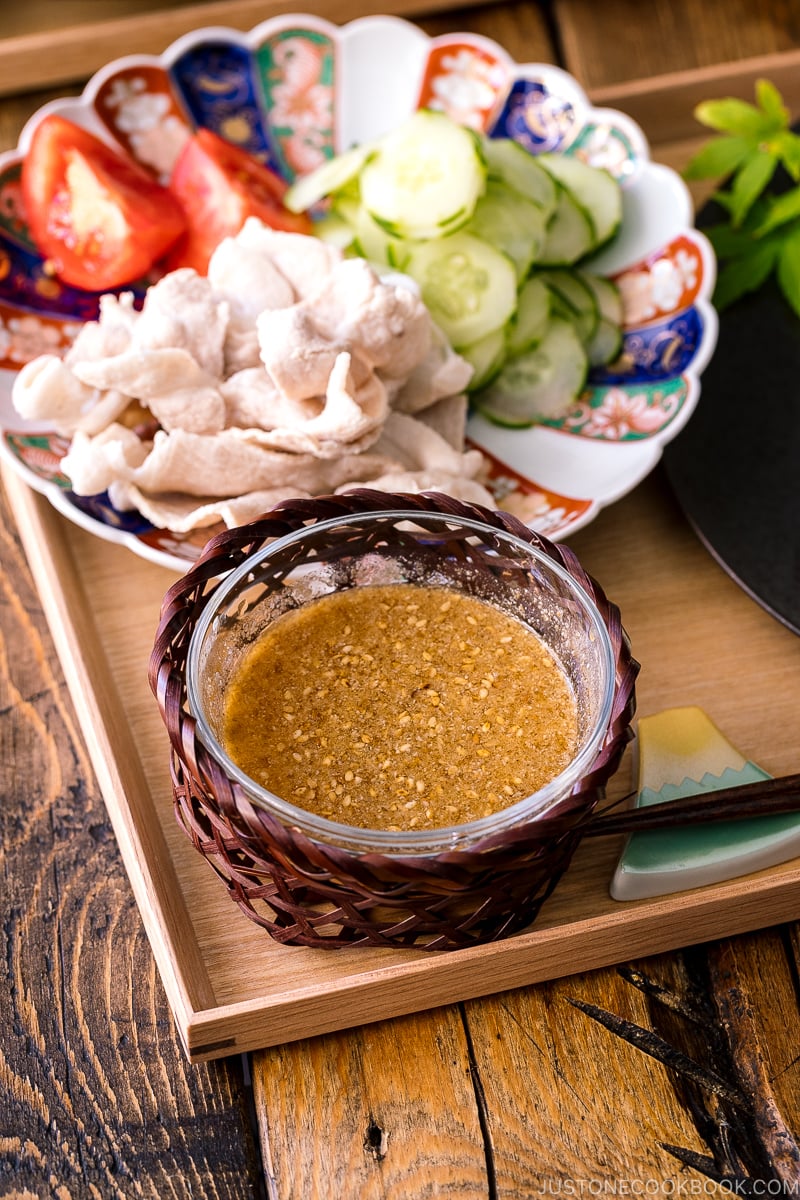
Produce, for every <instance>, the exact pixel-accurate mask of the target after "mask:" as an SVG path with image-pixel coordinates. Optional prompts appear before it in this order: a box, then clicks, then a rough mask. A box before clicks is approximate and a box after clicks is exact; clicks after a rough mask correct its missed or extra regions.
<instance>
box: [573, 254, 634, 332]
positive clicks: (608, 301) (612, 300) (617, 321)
mask: <svg viewBox="0 0 800 1200" xmlns="http://www.w3.org/2000/svg"><path fill="white" fill-rule="evenodd" d="M576 274H577V275H578V276H579V277H580V278H581V279H582V280H583V282H584V283H585V284H586V286H587V287H590V288H591V289H592V291H593V292H594V298H595V300H596V301H597V307H598V309H599V310H600V316H601V317H605V318H606V320H607V321H610V322H611V323H612V325H621V324H622V322H623V319H624V316H625V314H624V312H623V308H622V296H621V295H620V290H619V288H618V287H617V285H616V284H615V283H614V282H613V281H612V280H611V279H607V278H606V277H605V275H595V274H594V272H592V271H586V270H584V269H583V268H581V267H578V268H577V269H576Z"/></svg>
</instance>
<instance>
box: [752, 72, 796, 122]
mask: <svg viewBox="0 0 800 1200" xmlns="http://www.w3.org/2000/svg"><path fill="white" fill-rule="evenodd" d="M756 103H757V104H758V106H759V108H760V109H761V110H762V112H763V113H764V114H765V115H766V116H768V117H769V118H770V119H771V120H772V121H774V122H775V124H776V125H778V126H782V127H783V128H784V129H786V128H787V126H788V124H789V110H788V109H787V107H786V105H785V104H784V103H783V96H782V95H781V94H780V92H779V91H778V89H777V88H776V87H775V84H774V83H771V82H770V80H769V79H757V80H756Z"/></svg>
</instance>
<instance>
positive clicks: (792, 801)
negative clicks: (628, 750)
mask: <svg viewBox="0 0 800 1200" xmlns="http://www.w3.org/2000/svg"><path fill="white" fill-rule="evenodd" d="M792 812H797V813H800V774H796V775H782V776H779V777H778V778H777V779H763V780H756V782H755V783H742V784H737V785H736V786H735V787H729V788H720V789H719V790H718V791H716V792H706V793H703V794H700V795H693V796H682V797H680V799H678V800H669V801H666V802H665V803H663V804H649V805H645V806H644V807H642V808H632V809H624V810H623V811H615V812H609V811H608V810H601V811H600V812H598V813H595V815H594V816H593V817H592V818H591V820H590V821H588V822H587V824H586V826H585V827H584V837H604V836H606V835H607V834H612V833H639V832H643V831H645V830H651V829H675V828H679V827H682V828H686V827H688V826H690V825H696V824H701V823H702V824H708V823H709V822H711V821H741V820H744V819H745V818H747V817H764V816H773V815H775V814H777V813H792Z"/></svg>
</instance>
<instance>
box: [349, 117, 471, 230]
mask: <svg viewBox="0 0 800 1200" xmlns="http://www.w3.org/2000/svg"><path fill="white" fill-rule="evenodd" d="M485 184H486V168H485V166H484V164H483V159H482V157H481V155H480V152H479V148H478V142H477V140H476V137H475V135H474V134H473V133H472V132H471V131H470V130H468V129H465V128H464V127H463V126H461V125H458V124H456V122H455V121H452V120H451V119H450V118H449V117H447V116H445V114H444V113H437V112H433V111H431V110H429V109H422V110H420V111H419V112H416V113H414V114H413V115H412V116H411V117H409V119H408V120H407V121H405V122H404V123H403V124H402V125H401V126H400V127H399V128H398V129H396V130H394V131H393V132H392V133H389V134H387V135H386V136H385V137H384V138H382V139H381V140H380V141H379V143H378V145H377V148H376V149H375V152H374V154H373V155H371V156H370V158H369V159H368V161H367V162H366V163H365V165H364V167H363V169H362V171H361V199H362V202H363V204H364V206H365V208H366V209H367V211H368V212H369V213H370V215H371V216H372V218H373V220H375V221H377V223H378V224H379V225H381V226H382V227H383V228H384V229H385V230H386V232H387V233H389V234H391V235H392V236H395V237H400V238H411V239H425V238H434V237H438V236H439V235H440V234H445V233H452V232H453V231H454V230H456V229H458V228H459V227H460V226H461V225H464V224H466V222H467V221H468V220H469V218H470V217H471V216H472V214H473V212H474V211H475V205H476V204H477V202H478V198H479V197H480V195H481V194H482V192H483V190H484V187H485Z"/></svg>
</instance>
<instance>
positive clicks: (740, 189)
mask: <svg viewBox="0 0 800 1200" xmlns="http://www.w3.org/2000/svg"><path fill="white" fill-rule="evenodd" d="M777 165H778V160H777V158H776V157H775V155H774V154H767V153H766V152H765V151H760V152H759V153H758V154H754V155H753V156H752V157H751V158H749V159H748V160H747V162H746V163H745V164H744V166H743V167H742V168H741V169H740V170H739V171H737V172H736V175H735V176H734V179H733V184H732V186H731V206H730V213H731V220H732V222H733V224H734V225H741V223H742V221H743V220H744V219H745V217H746V216H747V214H748V213H749V211H750V209H751V208H752V207H753V204H754V203H755V202H756V200H757V199H758V197H759V196H760V195H761V193H762V192H763V190H764V188H765V187H766V186H767V184H768V183H769V181H770V179H772V176H773V175H774V174H775V168H776V167H777Z"/></svg>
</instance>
